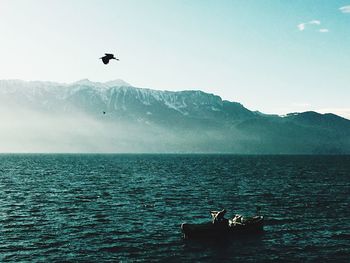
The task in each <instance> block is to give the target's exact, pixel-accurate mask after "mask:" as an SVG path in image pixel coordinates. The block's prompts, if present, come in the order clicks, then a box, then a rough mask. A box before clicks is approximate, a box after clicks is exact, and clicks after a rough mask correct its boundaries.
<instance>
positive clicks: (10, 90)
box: [0, 79, 350, 154]
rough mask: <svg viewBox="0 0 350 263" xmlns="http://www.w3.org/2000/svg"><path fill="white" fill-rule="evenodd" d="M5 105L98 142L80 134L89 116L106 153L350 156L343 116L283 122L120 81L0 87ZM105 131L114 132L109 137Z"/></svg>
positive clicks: (206, 97)
mask: <svg viewBox="0 0 350 263" xmlns="http://www.w3.org/2000/svg"><path fill="white" fill-rule="evenodd" d="M0 103H1V105H2V108H3V109H5V111H7V110H8V109H12V111H13V112H17V111H19V109H20V110H21V112H22V113H21V114H22V115H23V112H27V113H26V114H29V113H31V114H32V115H33V116H39V115H40V116H41V117H40V118H42V116H43V115H45V116H50V117H49V120H48V122H49V123H52V125H53V126H55V125H56V124H57V122H58V120H65V122H67V120H68V119H69V121H68V122H69V123H71V120H70V119H74V118H75V119H74V120H75V121H76V124H75V125H77V127H78V130H79V132H80V133H83V135H84V134H85V135H86V134H88V135H86V136H87V137H88V138H89V139H86V140H91V138H95V139H96V137H94V136H96V135H97V132H94V131H93V130H91V131H89V132H90V133H91V134H90V133H89V132H87V131H80V129H79V127H80V126H79V125H78V123H81V120H80V119H79V118H82V117H81V116H84V117H83V120H84V121H87V122H88V123H93V125H95V126H96V127H98V129H99V130H98V133H99V134H100V136H101V138H106V140H107V138H110V142H113V143H115V145H116V146H115V147H112V146H111V148H108V147H109V146H108V147H107V146H106V147H107V148H108V150H106V151H111V152H115V151H117V152H118V151H122V149H129V148H128V146H130V145H133V147H131V148H130V149H133V150H131V151H136V152H138V151H140V149H143V151H146V152H147V151H148V150H149V151H150V152H158V151H159V152H231V153H253V154H255V153H264V154H265V153H272V154H276V153H277V154H278V153H286V154H299V153H301V154H303V153H308V154H313V153H317V154H328V153H332V154H335V153H336V154H344V153H350V121H349V120H347V119H345V118H343V117H340V116H337V115H335V114H320V113H317V112H312V111H307V112H302V113H290V114H287V115H286V116H284V117H281V116H278V115H271V114H264V113H261V112H257V111H250V110H249V109H247V108H245V107H244V106H243V105H242V104H241V103H238V102H231V101H228V100H223V99H222V98H221V97H220V96H217V95H215V94H210V93H205V92H203V91H200V90H184V91H160V90H152V89H146V88H137V87H133V86H132V85H130V84H128V83H126V82H125V81H122V80H115V81H109V82H105V83H100V82H92V81H89V80H87V79H83V80H80V81H77V82H73V83H70V84H62V83H54V82H41V81H33V82H26V81H19V80H0ZM11 114H12V113H11ZM38 114H39V115H38ZM22 115H19V114H18V116H20V117H18V119H19V120H20V122H19V125H24V124H23V123H26V122H25V121H24V119H22V118H23V117H22ZM16 116H17V115H16ZM78 116H80V117H79V118H78ZM5 118H7V117H6V116H5ZM35 118H36V120H37V121H38V120H39V121H38V123H41V124H42V122H40V118H39V117H35ZM9 123H10V122H9ZM38 123H35V122H34V123H32V122H28V123H27V124H25V125H27V126H28V127H32V126H33V125H34V128H33V129H34V130H36V131H37V132H38V133H39V134H41V131H40V129H38V128H37V126H35V125H39V124H38ZM9 125H10V124H9ZM42 125H44V124H42ZM64 125H65V124H64ZM84 125H85V123H84ZM27 126H26V127H27ZM44 126H45V125H44ZM95 126H94V127H95ZM106 127H108V129H110V130H109V131H105V130H104V129H105V128H106ZM45 129H49V127H46V126H45ZM60 129H61V127H60ZM128 131H129V132H128ZM54 132H55V133H58V131H54ZM124 132H125V134H124ZM64 133H68V134H71V133H73V134H74V136H78V137H77V138H79V141H80V140H81V144H82V145H81V146H84V149H85V146H86V141H84V140H85V139H84V140H83V139H81V138H83V137H79V135H75V133H74V132H72V131H71V130H69V129H68V127H67V130H65V129H64V132H62V133H58V134H57V135H56V136H61V134H64ZM80 133H79V134H80ZM116 134H118V136H116ZM85 135H84V136H85ZM43 136H44V137H45V136H49V135H47V134H45V135H43ZM67 136H68V135H67ZM69 136H71V135H69ZM49 137H50V136H49ZM50 138H51V137H50ZM131 138H136V139H131ZM155 138H157V139H159V140H156V141H154V140H155ZM50 140H51V139H50ZM123 140H124V141H127V142H128V143H125V144H124V141H123ZM102 141H103V140H102ZM84 143H85V144H84ZM89 143H91V142H89ZM113 143H112V145H114V144H113ZM72 144H74V140H73V139H72ZM74 145H75V144H74ZM120 145H122V146H123V147H124V148H122V149H121V148H120V147H121V146H120ZM141 146H142V147H141ZM93 147H95V148H97V149H100V148H102V149H107V148H106V147H102V146H99V145H94V146H93ZM73 148H74V147H73ZM78 148H79V147H78ZM79 149H80V148H79ZM150 149H151V150H150ZM0 150H1V149H0ZM97 151H100V150H97ZM124 151H125V150H124Z"/></svg>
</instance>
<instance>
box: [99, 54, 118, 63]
mask: <svg viewBox="0 0 350 263" xmlns="http://www.w3.org/2000/svg"><path fill="white" fill-rule="evenodd" d="M100 59H102V62H103V64H105V65H106V64H108V62H109V61H110V60H111V59H115V60H119V58H116V57H115V56H114V55H113V54H109V53H105V55H104V56H103V57H101V58H100Z"/></svg>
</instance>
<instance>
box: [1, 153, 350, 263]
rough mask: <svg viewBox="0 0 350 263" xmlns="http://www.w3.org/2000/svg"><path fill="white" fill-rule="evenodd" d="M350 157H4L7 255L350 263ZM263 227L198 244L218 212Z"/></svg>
mask: <svg viewBox="0 0 350 263" xmlns="http://www.w3.org/2000/svg"><path fill="white" fill-rule="evenodd" d="M349 204H350V156H310V155H304V156H296V155H294V156H289V155H276V156H273V155H260V156H258V155H257V156H255V155H215V154H212V155H206V154H197V155H187V154H1V155H0V261H1V262H350V261H349V260H350V206H349ZM257 207H260V208H261V210H260V214H262V215H264V217H265V226H264V231H263V232H262V233H259V234H256V235H240V236H232V237H229V238H223V239H221V238H216V239H214V240H211V239H207V240H188V239H184V238H183V235H182V233H181V229H180V225H181V223H184V222H187V223H200V222H207V221H210V220H211V218H210V211H211V210H219V209H223V208H225V209H226V210H227V217H231V216H234V215H235V214H242V215H243V216H251V215H255V214H256V209H257Z"/></svg>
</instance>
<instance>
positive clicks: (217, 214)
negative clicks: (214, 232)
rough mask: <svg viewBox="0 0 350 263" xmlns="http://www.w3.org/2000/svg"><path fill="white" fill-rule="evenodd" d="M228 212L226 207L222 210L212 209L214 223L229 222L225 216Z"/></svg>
mask: <svg viewBox="0 0 350 263" xmlns="http://www.w3.org/2000/svg"><path fill="white" fill-rule="evenodd" d="M226 212H227V211H226V210H225V209H222V210H221V211H211V216H212V217H213V224H217V223H220V222H227V219H226V218H224V216H225V214H226Z"/></svg>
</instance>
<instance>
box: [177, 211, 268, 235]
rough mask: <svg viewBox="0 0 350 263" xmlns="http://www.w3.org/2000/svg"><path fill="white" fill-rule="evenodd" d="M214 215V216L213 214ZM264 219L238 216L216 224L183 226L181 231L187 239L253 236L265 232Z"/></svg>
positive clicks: (213, 222) (185, 224)
mask: <svg viewBox="0 0 350 263" xmlns="http://www.w3.org/2000/svg"><path fill="white" fill-rule="evenodd" d="M212 215H213V214H212ZM263 227H264V217H263V216H260V215H256V216H253V217H243V216H240V215H236V216H235V217H234V218H232V219H225V218H223V219H222V220H220V221H218V222H215V220H213V221H212V222H207V223H201V224H187V223H183V224H181V230H182V233H183V234H184V237H185V238H205V237H207V238H208V237H209V238H211V237H223V236H230V235H239V234H252V233H258V232H261V231H263Z"/></svg>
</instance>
